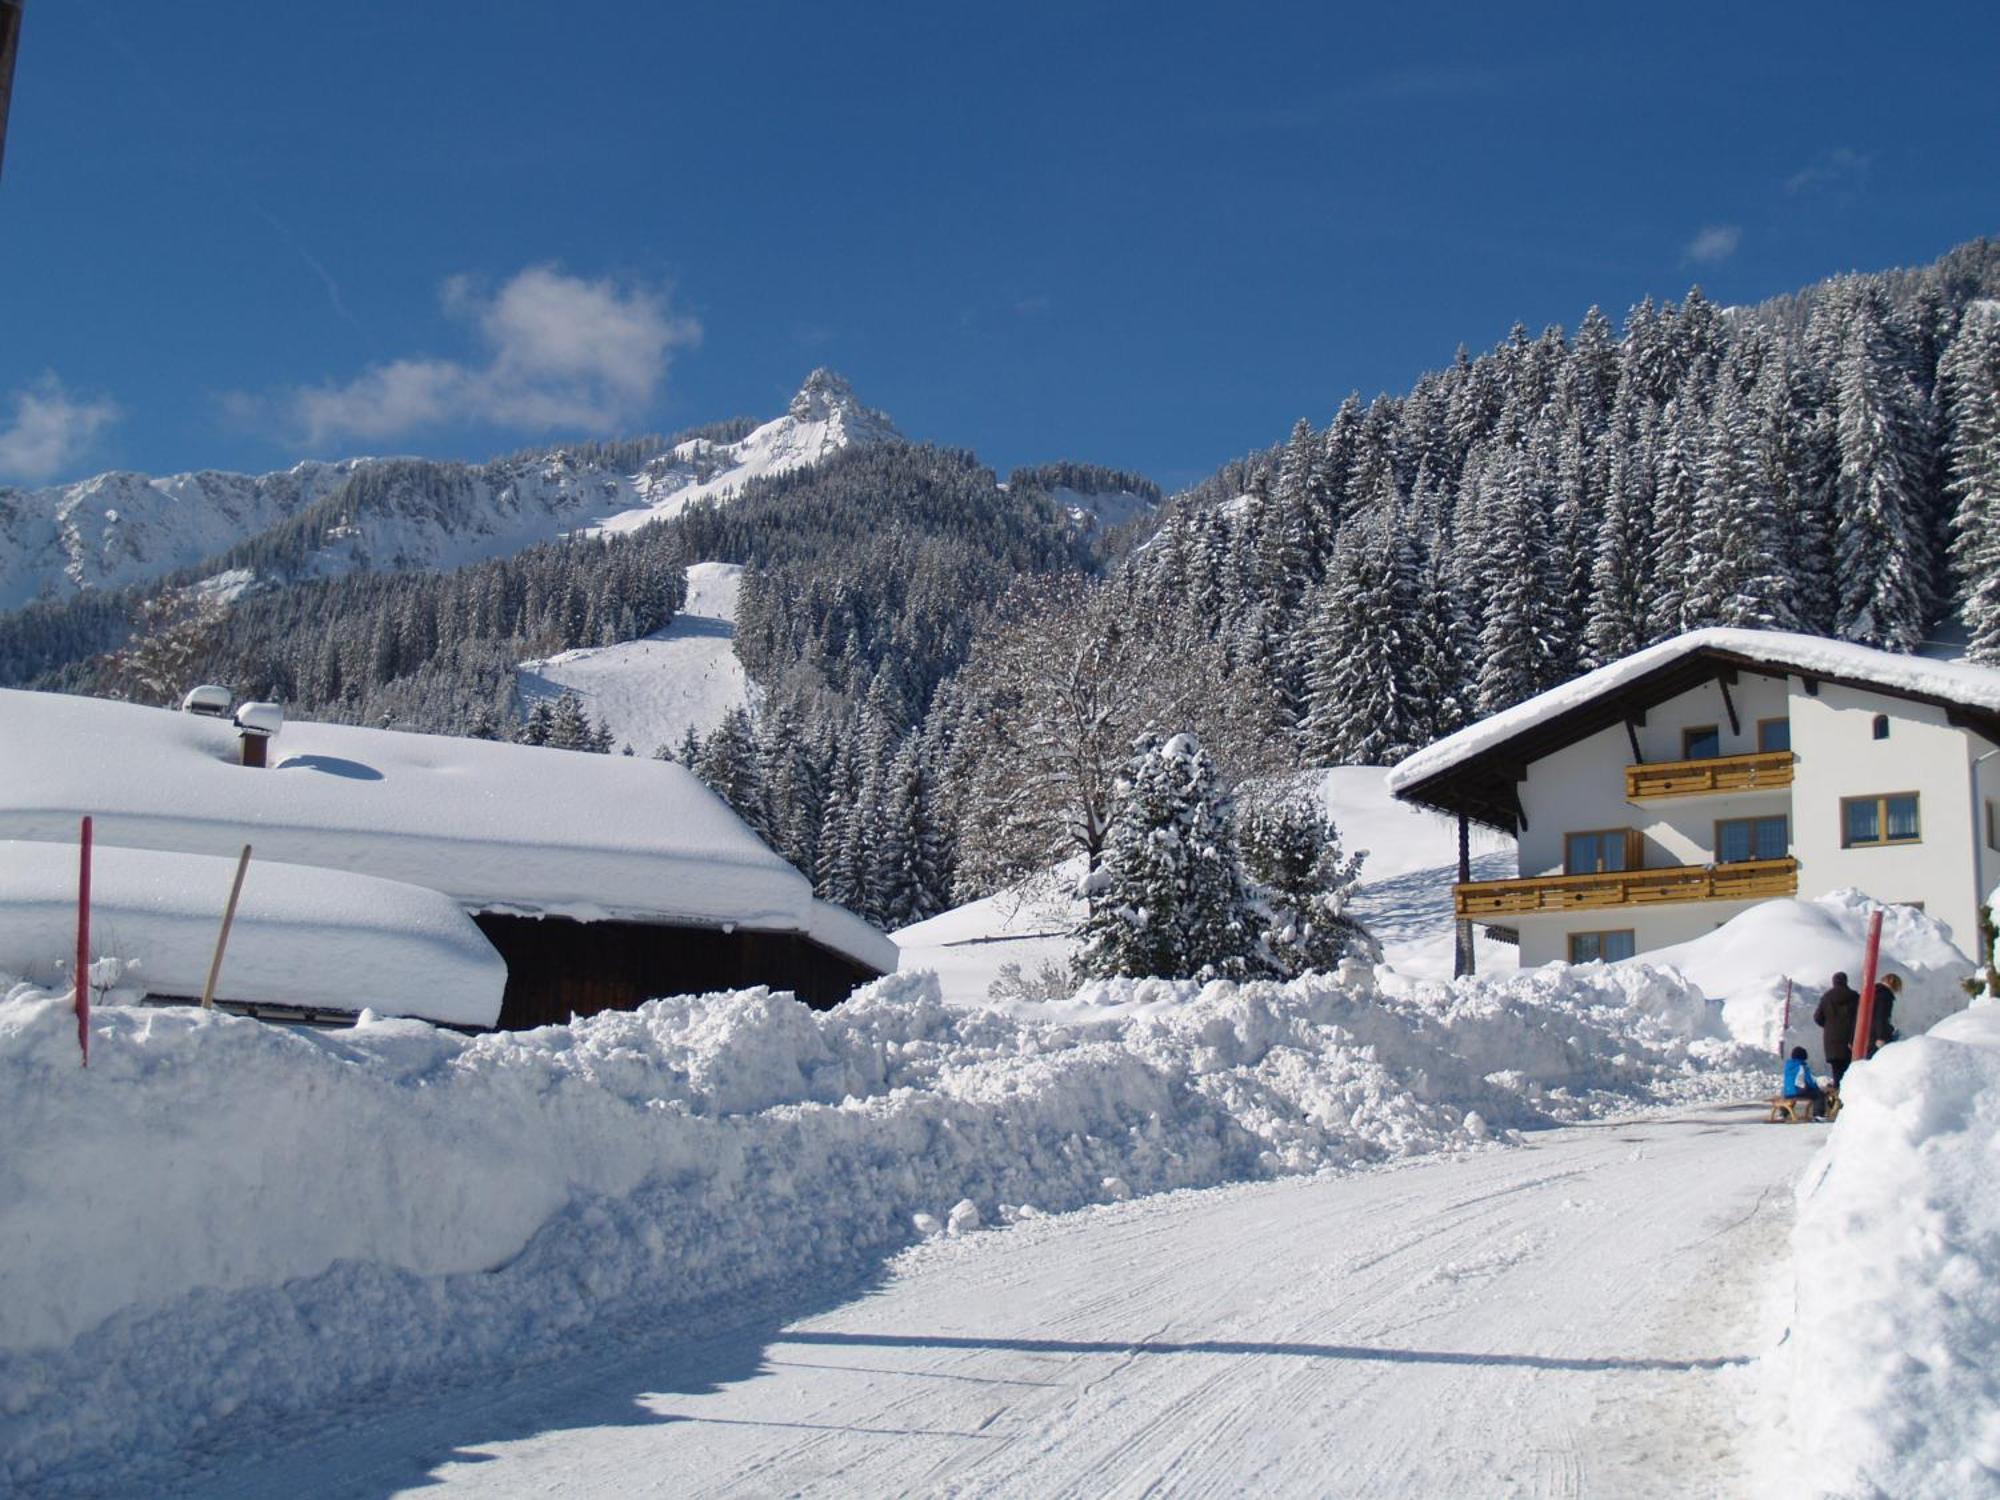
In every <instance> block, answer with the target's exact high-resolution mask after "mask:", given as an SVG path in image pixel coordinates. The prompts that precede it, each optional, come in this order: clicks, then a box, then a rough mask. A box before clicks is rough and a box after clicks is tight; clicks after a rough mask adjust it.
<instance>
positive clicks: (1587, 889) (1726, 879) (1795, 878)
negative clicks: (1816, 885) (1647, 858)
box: [1452, 859, 1799, 918]
mask: <svg viewBox="0 0 2000 1500" xmlns="http://www.w3.org/2000/svg"><path fill="white" fill-rule="evenodd" d="M1798 888H1799V862H1798V861H1797V860H1795V859H1752V860H1744V861H1743V862H1742V863H1740V864H1731V865H1670V866H1668V867H1667V868H1666V869H1662V870H1607V871H1606V872H1605V873H1603V874H1601V875H1540V876H1531V877H1529V878H1527V879H1524V880H1470V881H1467V882H1465V883H1464V884H1462V885H1456V886H1453V887H1452V905H1453V907H1454V908H1455V909H1456V911H1457V914H1458V915H1459V916H1460V917H1463V918H1480V917H1503V916H1515V915H1519V914H1521V913H1523V912H1546V911H1585V910H1589V909H1592V908H1596V907H1613V906H1656V905H1661V904H1664V903H1666V902H1669V901H1766V900H1769V899H1770V898H1771V897H1773V896H1791V895H1796V894H1797V892H1798Z"/></svg>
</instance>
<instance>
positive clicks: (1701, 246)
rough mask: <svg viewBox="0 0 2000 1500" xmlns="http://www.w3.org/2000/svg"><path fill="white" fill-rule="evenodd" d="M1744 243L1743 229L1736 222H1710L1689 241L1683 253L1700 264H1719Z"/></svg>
mask: <svg viewBox="0 0 2000 1500" xmlns="http://www.w3.org/2000/svg"><path fill="white" fill-rule="evenodd" d="M1742 243H1743V231H1742V230H1741V229H1739V228H1738V227H1737V226H1736V225H1734V224H1708V225H1704V226H1703V228H1702V230H1701V232H1700V233H1699V234H1697V235H1696V236H1695V237H1694V238H1693V239H1691V240H1689V241H1688V242H1687V246H1686V248H1685V249H1683V250H1682V252H1681V253H1682V254H1683V255H1684V256H1686V257H1687V259H1689V260H1691V261H1693V262H1694V263H1695V264H1696V265H1698V266H1719V265H1721V264H1722V262H1724V261H1725V260H1728V259H1729V257H1730V256H1732V255H1734V254H1735V253H1736V247H1737V246H1738V245H1740V244H1742Z"/></svg>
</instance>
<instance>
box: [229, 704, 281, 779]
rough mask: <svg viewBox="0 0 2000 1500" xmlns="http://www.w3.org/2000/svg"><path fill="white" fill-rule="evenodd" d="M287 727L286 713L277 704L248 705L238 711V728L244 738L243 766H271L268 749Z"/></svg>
mask: <svg viewBox="0 0 2000 1500" xmlns="http://www.w3.org/2000/svg"><path fill="white" fill-rule="evenodd" d="M284 727H285V711H284V709H283V708H281V707H279V706H278V705H277V704H275V703H246V704H244V705H243V706H242V707H241V708H239V709H237V710H236V728H237V730H238V732H239V733H240V734H241V735H242V738H243V764H244V765H246V766H265V765H268V764H270V760H269V755H268V747H269V744H270V742H271V740H272V738H273V737H274V736H276V734H277V733H278V731H279V730H280V729H283V728H284Z"/></svg>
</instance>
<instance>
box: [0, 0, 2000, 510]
mask: <svg viewBox="0 0 2000 1500" xmlns="http://www.w3.org/2000/svg"><path fill="white" fill-rule="evenodd" d="M1996 83H2000V21H1996V19H1995V17H1994V14H1993V13H1992V11H1991V9H1990V7H1987V6H1975V5H1958V6H1920V5H1911V6H1902V7H1894V8H1891V7H1887V6H1883V5H1881V4H1879V3H1871V4H1839V3H1815V4H1811V5H1798V6H1790V7H1780V6H1775V5H1773V6H1766V5H1744V4H1740V3H1738V4H1732V5H1728V6H1699V5H1679V6H1674V7H1649V8H1646V9H1645V12H1644V14H1643V15H1642V14H1641V12H1640V8H1638V7H1626V6H1610V5H1603V4H1594V5H1578V6H1540V7H1530V6H1525V5H1522V6H1491V5H1484V6H1470V5H1467V6H1463V7H1457V6H1449V7H1426V6H1422V5H1415V4H1405V5H1399V6H1380V5H1373V6H1338V7H1336V6H1333V5H1298V6H1292V5H1283V6H1281V5H1268V6H1259V5H1245V6H1238V7H1223V6H1215V5H1174V4H1155V5H1122V4H1120V5H1112V4H1089V3H1072V4H1063V5H1052V6H1039V5H1023V4H1017V5H1009V6H960V5H950V4H945V5H938V4H935V3H931V4H913V5H886V4H876V5H869V6H866V7H859V6H855V7H841V6H834V5H827V4H823V3H822V4H815V5H793V4H756V3H743V4H733V5H726V6H725V5H712V6H683V5H674V4H657V3H653V4H638V3H632V4H628V3H612V0H602V3H597V0H572V3H570V4H568V5H564V6H555V5H549V4H547V3H546V0H543V3H537V4H532V5H531V4H525V3H515V0H477V3H472V0H396V3H372V0H344V3H341V4H337V5H315V6H305V5H292V4H275V3H271V0H202V3H197V4H195V5H191V6H163V5H160V4H158V3H157V0H143V3H134V0H39V3H35V4H31V5H30V6H29V7H28V10H27V15H26V22H25V27H24V32H23V38H22V51H21V59H20V70H19V74H18V76H17V79H16V86H15V94H14V109H13V118H12V121H11V125H10V128H9V132H8V140H7V153H6V162H5V172H4V177H0V470H4V472H0V480H9V479H11V480H15V481H23V480H50V479H60V478H67V477H74V476H76V475H79V474H83V473H89V472H93V471H95V470H97V469H100V468H106V467H113V466H117V467H129V468H138V469H144V470H149V471H165V470H172V469H182V468H196V467H220V468H243V469H256V470H261V469H266V468H272V467H279V466H282V465H284V464H287V463H289V462H291V461H293V460H294V459H296V458H299V457H303V456H308V455H311V456H323V457H324V456H336V455H340V454H346V453H355V452H416V453H428V454H436V455H440V456H456V457H484V456H487V455H489V454H491V453H495V452H500V451H505V450H507V449H510V448H513V447H516V446H520V445H522V444H524V443H527V442H531V441H540V440H544V439H546V438H550V437H554V436H570V435H612V434H629V433H636V432H642V431H648V430H672V429H674V428H677V427H682V426H686V425H690V424H692V423H695V422H700V421H706V420H709V419H712V418H716V417H721V416H728V415H733V414H737V413H748V414H754V415H768V414H771V413H774V412H775V411H776V410H777V409H778V408H779V407H780V406H781V405H782V403H783V401H784V399H785V398H786V396H787V395H788V394H789V393H790V391H791V390H793V389H794V388H796V386H797V385H798V383H799V381H800V379H801V378H802V377H803V376H804V374H805V373H806V372H807V371H808V370H809V369H810V368H812V367H813V366H814V365H817V364H827V365H831V366H833V367H834V368H836V369H839V370H841V371H843V372H844V373H846V374H847V375H848V376H849V377H850V378H851V379H852V380H853V381H854V382H855V384H856V385H857V387H858V388H859V389H860V391H861V394H862V395H863V397H864V398H865V399H867V400H868V401H869V402H870V403H871V404H873V405H876V406H880V407H883V408H885V409H886V410H888V411H889V412H890V413H891V414H892V415H893V416H894V417H895V418H896V419H897V421H898V422H899V423H900V424H901V426H902V427H903V428H904V430H905V431H906V432H908V433H909V434H910V435H912V436H913V437H918V438H924V439H931V440H935V441H939V442H944V443H951V444H956V445H961V446H969V447H973V448H975V449H977V450H978V451H979V453H980V454H981V455H982V456H983V457H984V458H986V459H987V461H988V462H990V463H993V464H995V465H996V466H998V467H1000V468H1001V469H1003V470H1004V469H1005V468H1007V467H1011V466H1012V465H1014V464H1017V463H1026V462H1034V461H1038V460H1044V459H1054V458H1061V457H1071V458H1080V459H1088V460H1093V461H1097V462H1103V463H1111V464H1118V465H1123V466H1128V467H1134V468H1138V469H1141V470H1144V471H1146V472H1149V473H1151V474H1153V475H1154V476H1155V477H1157V478H1159V479H1161V480H1162V481H1163V482H1166V483H1168V484H1169V485H1175V484H1181V483H1186V482H1189V481H1192V480H1193V479H1196V478H1199V477H1201V476H1202V475H1203V474H1205V473H1207V472H1209V471H1210V470H1211V469H1213V468H1214V467H1215V466H1216V465H1217V464H1218V463H1219V462H1221V461H1222V460H1224V459H1227V458H1229V457H1232V456H1234V455H1236V454H1238V453H1241V452H1243V451H1245V450H1247V449H1249V448H1252V447H1257V446H1262V445H1264V444H1266V443H1269V442H1271V441H1273V440H1275V439H1277V438H1279V437H1281V436H1282V435H1283V434H1284V432H1285V431H1286V430H1287V429H1288V428H1289V426H1290V424H1291V422H1292V421H1293V419H1294V418H1296V417H1299V416H1302V415H1303V416H1307V417H1310V418H1311V419H1312V420H1313V421H1314V422H1315V423H1320V422H1324V421H1325V420H1326V418H1327V417H1328V416H1330V415H1331V413H1332V411H1333V409H1334V407H1335V406H1336V405H1337V404H1338V402H1339V401H1340V399H1341V397H1342V396H1343V395H1344V394H1345V393H1346V392H1347V391H1348V390H1350V389H1357V388H1358V389H1359V390H1360V391H1361V392H1362V393H1363V394H1364V395H1368V394H1372V393H1374V392H1375V391H1378V390H1383V389H1389V390H1401V389H1404V388H1406V387H1407V386H1408V384H1409V383H1410V381H1411V379H1412V378H1413V377H1414V376H1415V375H1417V374H1418V373H1419V372H1421V371H1423V370H1425V369H1429V368H1433V367H1435V366H1437V365H1438V364H1441V363H1443V362H1444V361H1446V360H1448V359H1449V358H1450V357H1451V354H1452V352H1453V350H1454V349H1455V347H1456V346H1457V345H1458V344H1459V343H1461V342H1464V343H1466V344H1469V345H1471V346H1473V347H1474V348H1478V347H1483V346H1486V345H1489V344H1491V343H1492V342H1494V341H1496V340H1497V339H1499V338H1500V337H1501V336H1502V335H1503V334H1504V333H1505V332H1506V330H1507V328H1508V327H1509V325H1510V324H1511V323H1513V322H1514V321H1515V320H1516V319H1519V320H1521V321H1524V322H1526V323H1527V324H1528V325H1529V326H1530V327H1531V328H1539V327H1540V326H1542V325H1543V324H1546V323H1548V322H1552V321H1555V322H1561V323H1564V324H1565V325H1570V326H1573V325H1574V323H1575V320H1576V318H1577V317H1578V316H1579V315H1580V314H1581V313H1582V311H1583V310H1584V309H1585V308H1586V307H1587V306H1589V305H1590V304H1592V303H1593V302H1595V303H1599V304H1601V305H1602V306H1604V307H1605V308H1606V309H1607V311H1609V312H1611V314H1612V315H1613V316H1614V318H1615V317H1618V316H1620V315H1622V313H1623V311H1624V310H1625V308H1626V307H1627V306H1628V305H1629V304H1630V303H1632V302H1633V301H1635V300H1636V299H1637V298H1639V297H1641V296H1643V295H1646V294H1652V295H1654V296H1656V297H1677V296H1679V295H1680V294H1681V293H1682V292H1684V291H1685V289H1686V288H1687V286H1688V285H1689V284H1690V283H1691V282H1695V281H1699V282H1700V283H1701V284H1702V286H1703V287H1704V288H1705V289H1706V290H1707V291H1708V293H1709V294H1710V295H1711V296H1713V297H1715V298H1716V299H1718V300H1720V301H1724V302H1733V301H1746V300H1752V299H1756V298H1759V297H1763V296H1767V295H1769V294H1772V293H1775V292H1780V291H1785V290H1789V289H1791V288H1793V287H1796V286H1798V285H1801V284H1803V283H1806V282H1809V281H1812V280H1816V279H1818V278H1819V277H1822V276H1825V275H1828V274H1832V273H1834V272H1837V271H1841V270H1849V269H1877V268H1880V267H1884V266H1890V265H1899V264H1913V263H1918V262H1922V261H1926V260H1929V259H1931V258H1933V257H1934V256H1936V255H1937V254H1939V253H1940V252H1942V251H1943V250H1945V249H1947V248H1948V247H1950V246H1951V245H1952V244H1954V243H1957V242H1959V241H1962V240H1965V239H1969V238H1971V237H1973V236H1975V235H1979V234H1982V233H1985V234H1991V233H1996V232H2000V102H1996V98H2000V91H1996Z"/></svg>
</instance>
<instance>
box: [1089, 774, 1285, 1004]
mask: <svg viewBox="0 0 2000 1500" xmlns="http://www.w3.org/2000/svg"><path fill="white" fill-rule="evenodd" d="M1090 884H1091V903H1090V912H1089V915H1088V916H1086V917H1085V919H1084V921H1083V924H1082V925H1081V927H1079V928H1078V931H1077V936H1078V938H1079V939H1080V940H1081V946H1080V950H1079V952H1078V955H1077V971H1078V973H1079V974H1081V975H1083V976H1084V977H1086V978H1119V977H1123V978H1146V977H1154V978H1162V979H1218V978H1221V979H1234V978H1241V977H1243V976H1244V975H1246V974H1248V973H1249V972H1250V971H1251V967H1252V954H1253V952H1254V951H1255V949H1256V946H1257V943H1258V940H1259V937H1260V933H1259V923H1258V919H1257V913H1256V908H1255V905H1254V904H1253V898H1252V896H1251V892H1250V890H1249V888H1248V886H1247V884H1246V882H1245V880H1244V875H1243V869H1242V864H1241V860H1240V858H1239V856H1238V853H1237V849H1236V836H1235V829H1234V827H1233V820H1232V816H1231V805H1230V800H1229V798H1228V797H1227V796H1226V795H1225V794H1224V792H1223V791H1222V789H1221V787H1220V786H1219V785H1218V784H1217V782H1216V777H1215V768H1214V766H1213V765H1212V764H1211V762H1210V761H1209V758H1208V753H1207V752H1206V751H1204V750H1203V749H1202V748H1201V745H1200V743H1199V742H1198V741H1197V740H1196V739H1195V737H1194V736H1193V735H1191V734H1177V735H1174V736H1173V737H1172V738H1170V739H1166V740H1162V739H1161V738H1160V737H1159V736H1158V735H1153V734H1148V735H1143V736H1141V737H1140V739H1139V741H1138V742H1137V743H1136V744H1135V745H1134V746H1133V755H1132V760H1131V764H1130V766H1129V768H1128V770H1127V772H1126V775H1125V777H1124V778H1123V779H1122V781H1121V784H1120V796H1119V800H1118V809H1117V813H1116V815H1115V816H1114V817H1113V819H1112V822H1111V829H1110V833H1109V836H1108V838H1107V839H1106V842H1105V848H1104V858H1103V861H1102V863H1101V864H1100V865H1099V866H1098V868H1097V870H1096V871H1095V872H1094V873H1093V875H1092V877H1091V879H1090Z"/></svg>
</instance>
